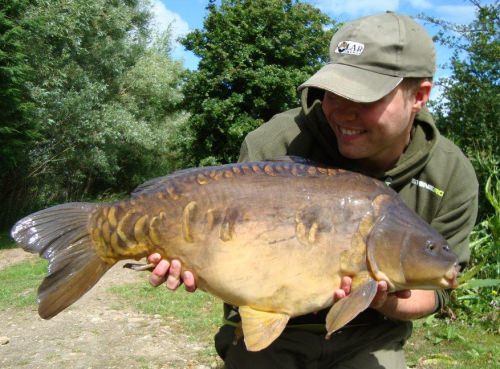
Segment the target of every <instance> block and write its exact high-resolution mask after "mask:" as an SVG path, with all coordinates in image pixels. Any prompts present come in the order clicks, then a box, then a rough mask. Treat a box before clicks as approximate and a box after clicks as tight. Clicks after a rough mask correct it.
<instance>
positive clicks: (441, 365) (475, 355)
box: [405, 316, 500, 369]
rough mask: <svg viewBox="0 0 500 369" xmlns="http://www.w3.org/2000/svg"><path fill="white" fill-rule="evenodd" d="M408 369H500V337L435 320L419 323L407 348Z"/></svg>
mask: <svg viewBox="0 0 500 369" xmlns="http://www.w3.org/2000/svg"><path fill="white" fill-rule="evenodd" d="M405 350H406V356H407V361H408V366H409V367H410V368H416V369H462V368H464V369H465V368H466V369H485V368H499V367H500V366H499V364H498V363H500V334H499V332H498V331H497V332H489V331H485V330H484V329H483V328H482V327H481V326H479V325H470V324H467V323H464V322H460V321H454V322H450V321H447V320H442V319H434V317H433V316H431V317H428V318H427V319H425V320H419V321H417V322H415V327H414V331H413V335H412V337H411V338H410V339H409V341H408V342H407V344H406V346H405Z"/></svg>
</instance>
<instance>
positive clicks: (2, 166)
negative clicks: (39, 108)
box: [0, 0, 36, 180]
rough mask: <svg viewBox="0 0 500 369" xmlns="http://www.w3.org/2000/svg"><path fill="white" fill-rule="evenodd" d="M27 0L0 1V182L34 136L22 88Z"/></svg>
mask: <svg viewBox="0 0 500 369" xmlns="http://www.w3.org/2000/svg"><path fill="white" fill-rule="evenodd" d="M29 3H30V1H29V0H19V1H5V0H3V1H0V158H2V160H0V180H1V179H2V178H3V177H4V176H5V175H6V174H7V173H8V172H9V171H10V170H12V169H13V168H14V166H15V165H17V164H19V163H20V162H22V154H23V149H24V146H25V145H26V144H27V143H29V142H31V141H32V139H33V138H34V137H35V136H36V130H35V126H34V124H33V123H32V121H30V119H29V116H30V111H31V108H32V104H31V103H30V98H29V93H28V90H27V88H26V86H25V83H26V81H27V78H28V75H29V74H30V73H31V72H32V71H31V70H30V67H29V65H28V64H26V62H25V60H26V58H27V55H26V53H25V52H24V50H23V47H22V41H21V40H22V38H23V37H24V34H25V30H24V29H23V22H22V21H21V18H22V16H21V15H22V13H23V12H24V11H25V9H26V8H27V7H28V6H29Z"/></svg>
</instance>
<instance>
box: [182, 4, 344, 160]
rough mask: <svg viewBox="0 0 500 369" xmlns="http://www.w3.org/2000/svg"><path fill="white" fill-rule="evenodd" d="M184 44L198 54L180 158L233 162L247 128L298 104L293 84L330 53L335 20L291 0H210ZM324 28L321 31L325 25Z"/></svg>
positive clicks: (187, 86)
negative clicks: (198, 27) (201, 25)
mask: <svg viewBox="0 0 500 369" xmlns="http://www.w3.org/2000/svg"><path fill="white" fill-rule="evenodd" d="M207 9H208V15H207V16H206V18H205V21H204V28H203V29H202V30H195V31H193V32H191V33H190V34H188V35H187V36H186V37H185V38H184V39H183V40H182V44H183V45H184V46H185V47H186V48H187V49H188V50H190V51H192V52H193V53H194V54H195V55H197V56H199V57H200V58H201V60H200V63H199V66H198V70H197V71H194V72H192V73H191V74H190V75H189V76H188V78H187V81H186V84H185V86H184V90H183V91H184V95H185V107H186V109H187V110H188V111H189V112H190V113H191V117H190V119H189V121H188V125H187V127H186V128H187V129H186V131H185V135H184V137H183V149H184V152H185V157H186V162H185V163H184V165H199V164H201V165H206V164H217V163H222V162H231V161H234V160H235V159H236V158H237V156H238V152H239V147H240V144H241V141H242V139H243V137H244V136H245V134H246V133H247V132H249V131H250V130H252V129H254V128H256V127H257V126H259V125H260V124H262V123H263V122H264V121H266V120H268V119H269V118H271V117H272V116H273V115H274V114H276V113H278V112H280V111H283V110H285V109H288V108H290V107H294V106H297V105H298V98H297V93H296V88H297V87H298V85H299V84H300V83H302V82H303V81H305V80H306V79H307V78H308V77H309V76H310V75H311V74H312V73H313V72H314V71H316V70H317V69H318V68H319V66H320V65H322V64H323V63H324V62H325V61H326V59H327V56H328V44H329V41H330V38H331V35H332V32H333V26H334V22H333V21H332V20H331V19H330V18H329V17H327V16H326V15H324V14H322V13H321V12H320V11H319V10H317V9H315V8H313V7H312V6H310V5H308V4H303V3H300V2H299V1H292V0H251V1H250V0H223V1H222V3H221V5H220V7H217V6H216V5H215V4H214V2H213V1H211V2H210V4H209V5H208V8H207ZM325 29H326V30H325Z"/></svg>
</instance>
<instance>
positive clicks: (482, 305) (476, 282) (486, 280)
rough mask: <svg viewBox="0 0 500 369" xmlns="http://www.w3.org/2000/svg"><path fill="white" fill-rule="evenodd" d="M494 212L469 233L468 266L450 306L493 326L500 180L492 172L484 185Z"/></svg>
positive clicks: (498, 295)
mask: <svg viewBox="0 0 500 369" xmlns="http://www.w3.org/2000/svg"><path fill="white" fill-rule="evenodd" d="M485 193H486V197H487V198H488V201H490V203H491V205H492V206H493V209H494V214H492V215H491V216H490V217H489V218H487V219H485V220H483V221H482V222H481V223H479V224H478V225H477V226H476V227H475V228H474V231H473V233H472V235H471V245H470V247H471V252H472V254H471V260H470V264H471V267H470V268H469V269H468V270H467V271H466V272H465V273H464V274H463V275H462V276H461V277H460V280H459V282H460V287H459V288H458V289H457V290H456V291H454V299H453V304H452V309H454V310H455V312H456V313H457V315H458V317H459V318H460V319H463V320H465V321H468V322H481V323H483V324H484V325H485V326H487V327H490V328H492V329H493V330H496V329H497V328H498V323H499V322H500V317H499V316H498V309H499V308H500V181H499V178H498V175H497V174H493V175H492V176H491V177H490V178H489V179H488V181H487V182H486V185H485Z"/></svg>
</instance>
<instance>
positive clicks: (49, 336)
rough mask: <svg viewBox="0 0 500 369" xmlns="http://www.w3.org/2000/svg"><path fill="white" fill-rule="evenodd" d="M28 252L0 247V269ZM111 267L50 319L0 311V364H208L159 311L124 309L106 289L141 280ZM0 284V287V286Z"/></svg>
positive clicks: (143, 367)
mask: <svg viewBox="0 0 500 369" xmlns="http://www.w3.org/2000/svg"><path fill="white" fill-rule="evenodd" d="M29 257H37V256H33V255H30V254H28V253H26V252H24V251H22V250H20V249H9V250H0V269H2V268H4V267H6V266H7V265H11V264H14V263H17V262H20V261H22V260H25V259H27V258H29ZM144 278H145V275H144V274H143V273H137V274H135V273H131V271H130V270H127V269H123V268H120V267H119V266H115V267H114V268H112V269H111V270H110V271H108V272H107V273H106V274H105V275H104V277H103V278H102V279H101V280H100V281H99V283H98V284H97V285H96V286H95V287H94V288H93V289H92V290H90V292H88V293H87V294H86V295H85V296H83V297H82V298H81V299H80V300H79V301H78V302H77V303H75V304H74V305H72V306H70V307H69V308H68V309H66V310H65V311H64V312H62V313H61V314H59V315H57V316H56V317H54V318H52V319H51V320H43V319H41V318H40V317H39V316H38V314H37V311H36V309H35V308H32V309H23V310H14V309H7V310H6V311H5V310H4V311H0V322H1V327H2V328H1V330H0V368H2V369H10V368H16V369H17V368H26V369H28V368H29V369H35V368H36V369H45V368H49V369H69V368H71V369H80V368H81V369H101V368H102V369H113V368H120V369H128V368H130V369H132V368H134V369H136V368H137V369H138V368H140V369H167V368H168V369H170V368H172V369H181V368H189V369H210V368H215V367H217V364H218V363H215V362H214V363H203V364H202V363H199V362H197V361H196V359H194V357H195V354H196V352H198V351H200V350H201V349H202V347H201V345H199V344H196V343H193V342H192V340H189V341H188V339H187V337H186V336H185V335H183V334H182V333H180V332H176V331H174V330H173V329H171V328H170V327H169V326H168V325H167V323H166V322H165V321H163V320H162V319H161V317H160V316H148V315H144V314H141V313H138V312H135V311H133V310H131V309H130V308H128V307H127V306H126V305H125V304H123V303H122V301H120V299H119V298H118V297H116V296H113V295H112V294H110V293H109V292H107V289H108V288H109V287H110V286H119V285H123V284H126V283H130V282H137V281H139V280H141V279H144ZM0 288H1V286H0Z"/></svg>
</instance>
